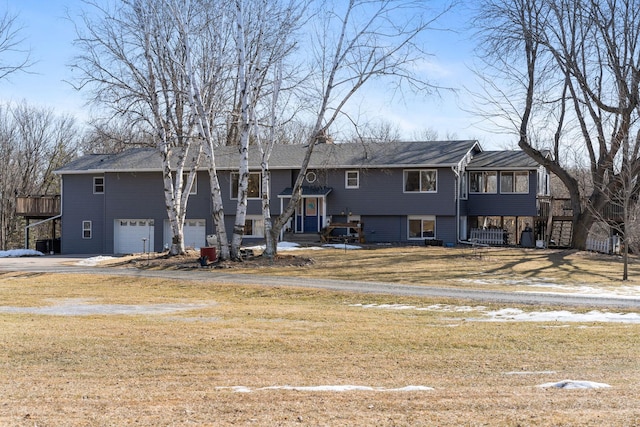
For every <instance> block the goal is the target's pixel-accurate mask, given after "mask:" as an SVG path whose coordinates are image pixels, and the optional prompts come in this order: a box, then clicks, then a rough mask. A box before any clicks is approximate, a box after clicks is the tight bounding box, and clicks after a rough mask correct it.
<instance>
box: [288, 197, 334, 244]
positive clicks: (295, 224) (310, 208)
mask: <svg viewBox="0 0 640 427" xmlns="http://www.w3.org/2000/svg"><path fill="white" fill-rule="evenodd" d="M292 192H293V189H292V188H291V187H289V188H286V189H285V190H284V191H283V192H282V193H280V194H279V195H278V197H279V198H280V211H281V212H282V211H283V210H284V205H285V201H287V199H291V194H292ZM301 192H302V197H301V199H300V202H299V203H298V206H296V210H295V213H294V215H293V217H292V218H290V220H289V221H290V222H289V224H288V226H287V227H286V229H287V230H288V231H293V232H294V233H298V234H303V233H310V234H312V233H319V232H320V231H321V230H322V229H323V228H324V227H325V226H326V225H327V224H326V222H327V195H328V194H329V193H330V192H331V188H330V187H302V188H301ZM282 231H283V233H284V231H285V230H284V229H283V230H282ZM280 238H281V239H282V238H283V234H281V236H280Z"/></svg>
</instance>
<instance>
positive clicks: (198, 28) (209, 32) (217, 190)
mask: <svg viewBox="0 0 640 427" xmlns="http://www.w3.org/2000/svg"><path fill="white" fill-rule="evenodd" d="M230 5H231V3H230V2H226V1H225V2H219V3H217V4H216V7H211V5H210V3H209V2H207V1H204V2H191V1H189V0H187V1H185V2H182V1H173V2H172V3H171V4H170V7H171V9H172V10H173V12H174V16H175V17H176V19H177V23H178V28H179V34H180V38H181V42H182V43H183V45H184V46H185V61H184V74H185V79H186V82H187V96H188V99H189V104H190V105H191V109H192V116H193V120H194V122H195V123H196V127H197V129H198V133H199V138H200V139H201V141H202V144H203V147H204V149H205V154H206V168H207V171H208V175H209V187H210V191H211V202H212V219H213V223H214V225H215V228H216V235H217V237H218V249H219V258H220V259H225V260H226V259H229V258H230V252H229V244H228V238H227V232H226V226H225V219H224V205H223V199H222V189H221V187H220V181H219V178H218V171H217V167H216V160H215V148H216V147H218V146H219V145H220V143H219V138H217V137H216V132H215V129H214V126H215V124H216V122H217V121H218V119H219V118H220V117H222V116H223V115H224V112H225V109H226V104H227V102H228V98H227V96H226V95H225V94H226V92H227V87H228V82H229V81H230V77H229V75H228V72H229V70H230V69H232V68H233V67H230V66H229V65H228V64H227V63H226V62H224V61H223V58H227V57H229V56H231V55H232V54H231V52H230V51H229V49H230V48H229V46H228V45H229V40H230V38H231V36H230V30H231V27H230V26H229V25H228V23H229V22H230V21H232V20H231V17H230V10H231V7H230ZM203 6H204V7H203ZM193 8H195V10H194V11H193V13H189V12H188V11H191V10H192V9H193ZM194 46H199V48H198V49H194ZM194 51H196V52H197V53H196V54H195V55H194ZM194 62H197V63H199V64H201V67H196V66H194Z"/></svg>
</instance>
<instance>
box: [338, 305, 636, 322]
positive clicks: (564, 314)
mask: <svg viewBox="0 0 640 427" xmlns="http://www.w3.org/2000/svg"><path fill="white" fill-rule="evenodd" d="M349 306H350V307H362V308H366V309H381V310H416V311H436V312H443V313H472V312H477V313H478V315H479V316H480V317H471V316H469V317H465V318H464V319H465V320H468V321H476V322H564V323H569V322H574V323H575V322H585V323H586V322H588V323H594V322H600V323H640V314H639V313H611V312H606V311H605V312H602V311H598V310H592V311H589V312H588V313H573V312H571V311H568V310H558V311H531V312H525V311H523V310H520V309H518V308H503V309H501V310H493V311H489V310H487V308H486V307H484V306H476V307H470V306H453V305H445V304H434V305H430V306H427V307H415V306H412V305H405V304H350V305H349Z"/></svg>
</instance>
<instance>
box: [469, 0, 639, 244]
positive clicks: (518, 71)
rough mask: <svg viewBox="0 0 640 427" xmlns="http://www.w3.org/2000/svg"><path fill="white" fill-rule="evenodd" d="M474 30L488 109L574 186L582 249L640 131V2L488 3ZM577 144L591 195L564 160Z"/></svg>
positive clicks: (575, 229) (575, 230)
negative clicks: (621, 159)
mask: <svg viewBox="0 0 640 427" xmlns="http://www.w3.org/2000/svg"><path fill="white" fill-rule="evenodd" d="M476 26H477V27H478V28H479V29H480V36H481V37H480V47H481V49H482V50H483V59H484V65H485V67H484V68H483V69H482V70H481V71H480V73H479V75H481V76H482V81H483V83H484V85H483V87H484V88H485V89H486V91H485V92H484V93H481V94H479V95H480V99H481V100H482V104H483V105H482V106H483V107H485V108H484V109H483V112H484V114H485V115H486V117H490V118H491V119H493V120H494V121H496V122H500V123H502V124H504V123H507V125H506V126H508V127H510V129H511V131H513V132H514V133H515V134H516V135H517V137H518V145H519V146H520V148H522V150H524V151H525V152H526V153H527V154H528V155H529V156H531V157H532V158H533V159H535V160H536V161H537V162H538V163H540V164H542V165H544V166H545V167H547V168H548V169H549V170H550V171H551V172H552V173H554V174H555V175H556V176H558V177H559V179H560V180H561V181H562V182H563V183H564V185H565V186H566V187H567V189H568V192H569V194H570V197H571V207H572V209H573V213H574V220H573V241H572V245H573V246H574V247H576V248H579V249H584V247H585V244H586V239H587V236H588V233H589V229H590V228H591V225H592V224H593V222H594V220H595V216H594V212H601V211H602V210H603V208H604V207H605V205H606V203H607V199H608V198H607V197H606V194H607V192H609V191H614V192H615V189H616V187H618V186H619V185H620V182H619V181H618V180H616V179H615V175H616V174H615V171H614V170H613V169H612V168H613V165H614V164H615V161H614V159H615V158H616V157H617V156H618V155H619V152H620V150H621V148H622V144H623V141H625V140H626V139H627V138H629V137H630V136H633V135H635V134H636V132H637V131H638V128H639V126H638V125H639V123H638V103H639V102H640V97H639V96H638V85H639V82H640V44H639V43H638V42H639V41H640V2H638V1H637V0H605V1H595V0H590V1H579V0H533V1H529V0H526V1H525V0H516V1H509V2H507V1H503V0H484V1H482V2H481V4H480V8H479V15H478V19H477V21H476ZM576 144H577V145H576ZM577 147H580V149H581V152H582V153H583V155H584V156H586V158H587V159H588V164H589V170H590V174H591V181H592V184H593V185H592V187H591V188H592V190H591V192H589V193H584V191H583V189H582V188H581V186H580V183H579V181H578V180H577V179H576V177H575V176H573V175H572V173H571V168H572V165H571V164H568V163H567V161H566V160H567V159H568V158H571V156H570V153H571V152H572V151H573V150H575V149H576V148H577ZM545 150H550V151H551V152H552V153H553V157H552V158H548V157H546V156H545ZM634 161H636V160H634ZM630 170H632V171H634V172H635V171H637V170H638V169H637V168H635V167H633V168H631V169H630ZM583 201H584V203H583Z"/></svg>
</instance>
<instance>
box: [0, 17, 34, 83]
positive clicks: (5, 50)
mask: <svg viewBox="0 0 640 427" xmlns="http://www.w3.org/2000/svg"><path fill="white" fill-rule="evenodd" d="M22 31H23V29H22V27H21V26H20V24H19V23H18V17H17V16H16V15H12V14H10V13H9V11H8V10H5V11H4V13H3V14H2V15H1V16H0V58H1V60H0V81H1V80H3V79H5V78H6V77H8V76H9V75H11V74H13V73H15V72H17V71H25V70H26V69H27V68H28V67H30V66H31V65H32V62H31V55H30V52H29V50H27V49H24V48H23V45H24V44H25V39H24V38H23V37H22V35H21V33H22ZM7 57H9V59H8V58H7Z"/></svg>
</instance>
